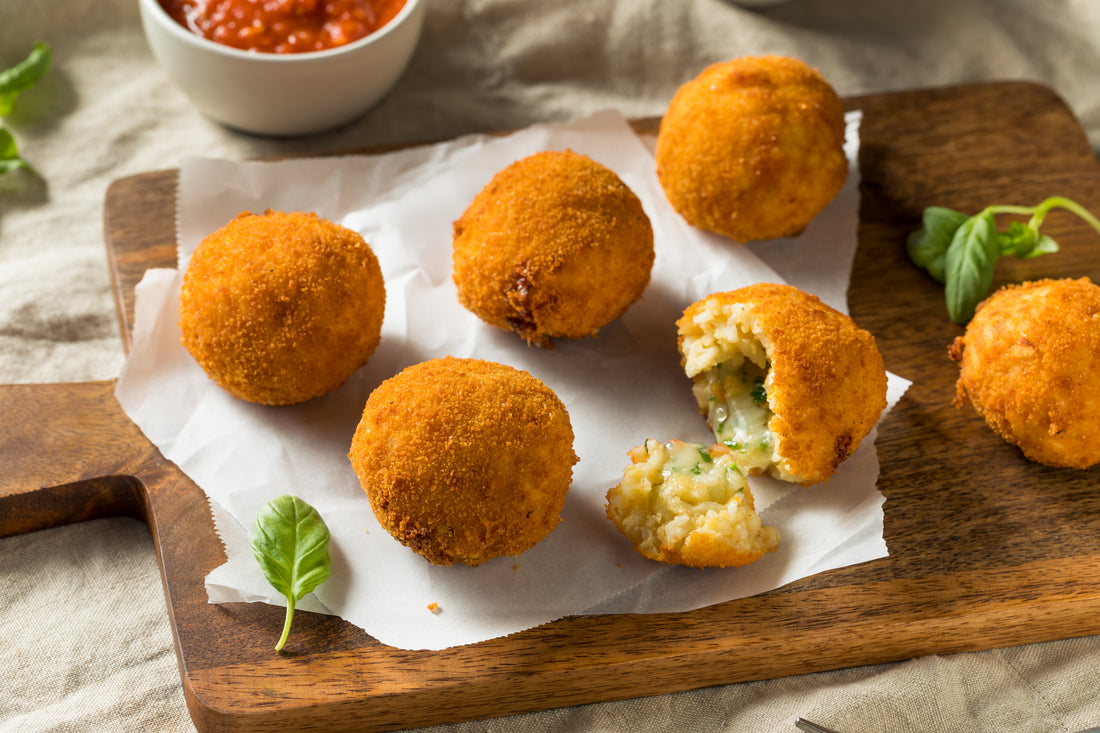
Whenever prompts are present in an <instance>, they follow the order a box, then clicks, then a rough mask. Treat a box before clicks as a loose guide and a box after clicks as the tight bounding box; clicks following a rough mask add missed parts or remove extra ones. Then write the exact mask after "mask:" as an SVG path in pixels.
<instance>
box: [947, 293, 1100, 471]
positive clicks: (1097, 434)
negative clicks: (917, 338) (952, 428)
mask: <svg viewBox="0 0 1100 733" xmlns="http://www.w3.org/2000/svg"><path fill="white" fill-rule="evenodd" d="M948 352H949V355H950V357H951V358H952V359H953V360H954V361H955V362H957V363H958V364H959V379H958V382H957V383H956V397H955V405H956V406H957V407H961V406H962V405H963V404H964V403H966V402H970V404H972V405H973V406H974V409H975V410H977V412H978V414H979V415H981V416H982V417H983V418H985V421H986V422H987V423H988V424H989V426H990V427H991V428H992V429H993V431H994V432H996V433H997V434H998V435H1000V436H1001V437H1002V438H1004V439H1005V440H1007V441H1008V442H1009V443H1011V444H1013V445H1015V446H1017V447H1018V448H1019V449H1020V451H1021V452H1022V453H1023V454H1024V456H1025V457H1027V458H1028V459H1029V460H1032V461H1035V462H1037V463H1042V464H1046V465H1049V466H1057V467H1063V468H1082V469H1083V468H1089V467H1091V466H1094V465H1096V464H1097V463H1098V462H1100V287H1098V286H1097V285H1096V284H1094V283H1093V282H1092V281H1090V280H1089V279H1088V278H1087V277H1086V278H1080V279H1077V280H1074V279H1068V278H1067V279H1059V280H1053V279H1044V280H1036V281H1032V282H1026V283H1023V284H1020V285H1007V286H1005V287H1003V288H1001V289H1000V290H997V291H996V292H994V293H993V294H992V295H990V296H989V297H988V298H986V299H985V300H984V301H982V302H981V303H980V304H979V305H978V308H977V311H976V312H975V314H974V317H973V318H972V319H971V320H970V322H969V323H968V324H967V326H966V332H965V334H964V335H962V336H959V337H958V338H956V339H955V341H954V342H953V343H952V344H951V346H950V348H949V350H948Z"/></svg>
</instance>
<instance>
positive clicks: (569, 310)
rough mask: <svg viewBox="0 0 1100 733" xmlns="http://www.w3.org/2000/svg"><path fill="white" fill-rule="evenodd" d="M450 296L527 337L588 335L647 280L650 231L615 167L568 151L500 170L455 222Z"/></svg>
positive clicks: (547, 342) (545, 341)
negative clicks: (453, 291) (455, 294)
mask: <svg viewBox="0 0 1100 733" xmlns="http://www.w3.org/2000/svg"><path fill="white" fill-rule="evenodd" d="M453 233H454V238H453V264H454V273H453V277H454V283H455V286H456V287H457V289H458V299H459V301H460V302H461V303H462V305H463V306H464V307H465V308H466V309H467V310H469V311H470V312H472V313H474V314H475V315H477V316H478V317H479V318H481V319H482V320H483V321H485V322H486V323H488V324H490V325H492V326H496V327H498V328H502V329H505V330H508V331H515V332H516V333H518V334H519V335H520V336H522V337H523V338H524V339H525V340H526V341H527V342H528V343H531V344H537V345H539V346H544V347H547V346H551V345H552V344H553V340H554V339H558V338H568V339H577V338H583V337H585V336H592V335H595V334H596V332H597V331H598V330H599V329H600V328H602V327H603V326H605V325H607V324H608V323H610V322H612V321H614V320H615V319H617V318H618V317H619V316H621V315H622V314H623V313H624V312H626V310H627V308H629V307H630V306H631V305H632V304H633V303H634V302H635V301H636V300H638V298H640V297H641V295H642V291H644V290H645V288H646V285H648V284H649V277H650V271H651V270H652V267H653V260H654V249H653V229H652V226H651V225H650V221H649V217H648V216H647V215H646V213H645V211H644V210H643V209H642V204H641V201H639V199H638V197H637V196H636V195H635V194H634V192H633V191H631V190H630V188H629V187H627V185H626V184H625V183H623V181H622V180H621V179H620V178H619V177H618V175H617V174H615V172H614V171H612V170H610V169H609V168H607V167H605V166H603V165H601V164H600V163H597V162H596V161H594V160H592V159H591V158H589V157H587V156H584V155H581V154H580V153H576V152H573V151H570V150H566V151H546V152H541V153H536V154H534V155H531V156H528V157H526V158H523V159H521V160H518V161H516V162H514V163H512V164H511V165H509V166H507V167H506V168H504V169H503V170H501V171H500V172H498V173H497V174H496V175H495V176H493V178H492V180H491V181H490V182H489V183H488V184H487V185H486V186H485V187H484V188H483V189H482V190H481V191H480V192H479V193H478V194H477V196H475V197H474V199H473V201H472V202H471V203H470V205H469V207H468V208H467V209H466V211H465V212H464V213H463V214H462V216H461V218H459V219H458V220H457V221H455V222H454V227H453Z"/></svg>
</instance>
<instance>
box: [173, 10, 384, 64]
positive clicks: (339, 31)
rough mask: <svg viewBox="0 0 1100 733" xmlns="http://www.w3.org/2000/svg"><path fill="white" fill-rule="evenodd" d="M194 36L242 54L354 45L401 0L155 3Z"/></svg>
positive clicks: (375, 26) (377, 26)
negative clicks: (243, 52)
mask: <svg viewBox="0 0 1100 733" xmlns="http://www.w3.org/2000/svg"><path fill="white" fill-rule="evenodd" d="M158 1H159V2H160V4H161V7H163V8H164V9H165V10H166V11H167V12H168V14H169V15H170V16H172V18H173V19H174V20H175V21H176V22H177V23H179V24H180V25H182V26H183V27H184V28H187V29H188V30H189V31H191V32H192V33H195V34H196V35H199V36H202V37H203V38H209V39H210V40H212V41H216V42H218V43H221V44H223V45H226V46H232V47H233V48H239V49H241V50H243V51H257V52H261V53H304V52H306V51H323V50H325V49H329V48H337V47H339V46H343V45H346V44H348V43H351V42H352V41H357V40H359V39H360V38H362V37H363V36H366V35H368V34H370V33H373V32H374V31H376V30H378V29H379V28H381V27H382V26H384V25H385V24H386V23H388V22H389V21H391V20H392V19H393V17H394V16H395V15H397V13H398V12H399V11H400V10H401V8H402V6H404V5H405V0H158Z"/></svg>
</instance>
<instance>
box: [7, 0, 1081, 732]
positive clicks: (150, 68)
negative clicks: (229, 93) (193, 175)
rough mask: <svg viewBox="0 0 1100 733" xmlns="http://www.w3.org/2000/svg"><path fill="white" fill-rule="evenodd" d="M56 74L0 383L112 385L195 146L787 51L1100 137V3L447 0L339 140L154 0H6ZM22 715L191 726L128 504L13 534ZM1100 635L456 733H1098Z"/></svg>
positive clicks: (612, 89)
mask: <svg viewBox="0 0 1100 733" xmlns="http://www.w3.org/2000/svg"><path fill="white" fill-rule="evenodd" d="M40 39H41V40H47V41H49V42H50V43H51V45H52V46H53V50H54V65H53V68H52V70H51V72H50V73H49V75H48V76H47V77H46V78H45V79H44V80H43V81H42V82H41V83H40V84H39V85H38V86H37V87H35V88H34V89H32V90H30V91H29V92H27V93H25V94H24V95H23V96H22V97H20V99H19V101H18V102H17V105H16V109H15V112H14V113H13V114H12V115H11V116H9V117H7V118H2V119H0V123H2V124H3V125H4V127H6V128H7V129H8V130H9V131H10V132H11V133H12V135H13V136H14V137H15V139H16V142H17V143H18V145H19V149H20V152H21V153H22V155H23V156H24V157H25V158H26V159H27V160H28V161H29V162H30V163H31V165H33V166H34V168H35V169H36V171H37V173H38V175H37V176H33V175H27V174H25V173H22V172H19V173H15V174H6V175H2V176H0V382H3V383H13V382H19V383H30V382H67V381H83V380H99V379H111V378H113V377H115V376H117V374H118V372H119V369H120V368H121V365H122V361H123V351H122V343H121V340H120V338H119V334H118V319H117V316H116V313H115V304H114V298H113V295H112V291H111V284H110V275H109V267H108V263H107V259H106V251H105V248H104V242H103V204H104V196H105V193H106V190H107V187H108V185H109V184H110V183H111V181H113V180H115V179H117V178H120V177H123V176H127V175H130V174H135V173H141V172H145V171H149V170H160V169H165V168H174V167H176V166H177V165H178V164H179V161H180V158H181V157H182V156H183V155H190V154H197V155H203V156H210V157H225V158H231V159H247V158H256V157H265V156H277V155H290V154H303V153H323V152H332V151H345V150H355V149H361V148H364V147H368V146H373V145H382V144H395V143H411V142H416V141H424V140H438V139H443V138H448V137H451V136H455V135H460V134H464V133H469V132H480V131H493V130H508V129H515V128H518V127H522V126H525V125H527V124H530V123H534V122H543V121H560V120H568V119H573V118H576V117H580V116H584V115H588V114H591V113H592V112H595V111H597V110H600V109H604V108H613V109H617V110H619V111H620V112H622V113H623V114H624V115H626V116H628V117H646V116H656V115H660V114H661V112H662V111H663V109H664V107H665V105H666V104H667V102H668V100H669V99H670V98H671V96H672V94H673V92H674V91H675V90H676V88H677V86H679V84H681V83H682V82H684V81H686V80H687V79H689V78H691V77H692V76H694V75H695V74H696V73H697V72H698V71H700V70H701V69H702V68H703V67H704V66H705V65H707V64H709V63H711V62H714V61H719V60H723V59H726V58H729V57H732V56H737V55H745V54H758V53H783V54H788V55H792V56H797V57H799V58H802V59H803V60H805V61H807V62H808V63H810V64H811V65H814V66H816V67H818V68H819V69H820V70H821V71H822V73H823V74H824V75H825V76H826V78H828V79H829V80H830V81H831V82H832V83H833V85H834V86H835V87H836V88H837V90H838V92H840V93H841V94H842V95H856V94H863V93H871V92H882V91H890V90H901V89H908V88H916V87H930V86H941V85H947V84H954V83H961V82H972V81H980V80H992V79H1027V80H1034V81H1038V82H1041V83H1043V84H1046V85H1048V86H1050V87H1052V88H1053V89H1055V90H1056V91H1057V92H1058V93H1059V94H1060V95H1061V96H1062V97H1063V99H1065V100H1066V102H1067V103H1068V104H1069V106H1070V108H1071V109H1072V110H1073V111H1074V113H1075V114H1076V115H1077V117H1078V119H1079V120H1080V122H1081V124H1082V126H1083V127H1084V128H1085V130H1086V132H1087V134H1088V137H1089V140H1090V143H1091V144H1092V146H1093V148H1094V149H1096V148H1100V84H1097V83H1096V80H1097V79H1100V4H1097V3H1096V2H1095V0H1047V1H1046V2H1042V3H1036V2H1026V1H1025V0H963V1H961V2H960V1H959V0H927V1H926V2H922V3H911V2H908V1H907V0H791V1H790V2H787V3H784V4H781V5H778V6H775V7H773V8H769V9H765V10H756V11H750V10H746V9H742V8H740V7H738V6H736V5H734V4H731V3H727V2H723V1H722V0H677V2H667V1H662V0H603V1H601V2H594V1H593V0H561V1H559V2H554V3H535V2H529V1H527V0H432V1H431V2H429V7H428V13H427V16H426V21H425V28H424V34H423V37H422V39H421V42H420V45H419V47H418V49H417V52H416V54H415V56H414V58H413V60H412V63H411V64H410V66H409V68H408V70H407V72H406V73H405V75H404V76H403V77H402V79H401V80H400V81H399V83H398V84H397V86H396V87H395V88H394V89H393V91H392V92H391V93H390V94H389V95H388V96H387V97H386V98H385V99H384V100H383V101H382V102H381V103H380V104H379V105H378V106H377V107H376V108H374V109H373V110H371V111H370V112H368V113H367V114H366V115H364V116H363V117H362V118H361V119H359V120H357V121H355V122H354V123H352V124H349V125H347V126H345V127H343V128H341V129H338V130H335V131H332V132H330V133H327V134H324V135H318V136H313V137H307V138H301V139H294V140H275V139H266V138H259V137H252V136H248V135H244V134H240V133H236V132H233V131H230V130H227V129H225V128H223V127H221V126H219V125H217V124H216V123H213V122H211V121H209V120H208V119H206V118H205V117H204V116H203V115H202V114H201V113H199V112H198V111H197V110H196V109H195V108H193V107H192V106H191V105H190V103H189V102H188V101H187V99H186V98H185V97H184V96H183V94H182V93H181V92H180V91H179V90H178V89H177V88H175V87H174V86H173V85H172V83H171V82H170V81H169V80H168V79H167V77H166V76H165V75H164V74H163V72H161V71H160V69H159V68H158V67H157V65H156V64H155V62H154V60H153V58H152V56H151V54H150V52H149V49H148V47H147V46H146V43H145V40H144V37H143V35H142V32H141V26H140V22H139V19H138V11H137V3H136V0H48V1H45V2H44V1H42V0H5V1H4V2H3V3H0V67H6V66H9V65H11V64H14V63H15V62H17V61H19V60H21V59H22V58H23V57H25V55H26V53H27V52H28V51H29V50H30V47H31V45H32V44H33V42H34V41H36V40H40ZM0 659H2V660H3V668H4V674H2V675H0V730H18V731H69V730H72V731H86V730H150V731H191V730H194V727H193V725H192V724H191V722H190V719H189V718H188V715H187V712H186V709H185V706H184V702H183V694H182V691H181V686H180V679H179V672H178V669H177V667H176V660H175V653H174V651H173V648H172V638H171V631H170V627H169V622H168V616H167V613H166V611H165V606H164V596H163V593H162V590H161V583H160V579H159V570H158V567H157V561H156V555H155V550H154V547H153V544H152V541H151V539H150V537H149V533H148V531H147V530H146V529H145V528H144V527H143V526H142V525H141V524H140V523H138V522H136V521H134V520H130V519H114V520H97V521H94V522H87V523H83V524H79V525H74V526H71V527H64V528H58V529H51V530H46V531H42V532H37V533H33V534H30V535H25V536H20V537H13V538H7V539H3V540H0ZM1097 669H1100V637H1097V638H1085V639H1079V640H1067V641H1059V642H1051V643H1045V644H1035V645H1029V646H1023V647H1019V648H1012V649H1003V650H994V651H988V652H977V653H970V654H959V655H950V656H942V657H926V658H920V659H914V660H910V661H906V662H900V663H897V664H890V665H879V666H872V667H860V668H855V669H848V670H841V671H837V672H828V673H819V674H812V675H803V676H797V677H789V678H785V679H780V680H772V681H763V682H753V683H746V684H737V685H728V686H724V687H717V688H710V689H705V690H700V691H695V692H687V693H677V694H673V695H666V696H660V697H654V698H645V699H638V700H628V701H622V702H613V703H602V704H593V705H585V706H580V707H574V708H567V709H562V710H554V711H549V712H544V713H535V714H530V715H522V716H515V717H511V718H504V719H498V720H491V721H486V722H478V723H468V724H458V725H455V726H450V727H444V728H439V729H438V730H440V731H444V730H446V731H462V732H463V733H465V732H466V731H635V730H643V729H644V730H692V731H783V732H786V731H793V730H795V728H794V721H795V720H796V718H797V717H799V716H804V717H806V718H808V719H810V720H813V721H815V722H818V723H820V724H822V725H826V726H829V727H832V728H835V729H836V730H838V731H841V732H842V733H861V732H864V731H866V732H872V731H874V732H888V731H898V732H899V733H900V732H901V731H914V730H919V731H1004V730H1012V731H1016V732H1022V731H1036V732H1038V731H1043V732H1047V731H1067V732H1068V731H1076V730H1079V729H1082V728H1086V727H1089V726H1095V725H1100V683H1097V682H1096V679H1097V675H1096V670H1097Z"/></svg>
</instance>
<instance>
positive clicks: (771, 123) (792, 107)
mask: <svg viewBox="0 0 1100 733" xmlns="http://www.w3.org/2000/svg"><path fill="white" fill-rule="evenodd" d="M655 156H656V161H657V176H658V178H659V180H660V182H661V186H662V187H663V188H664V190H665V195H666V196H667V198H668V200H669V203H670V204H672V207H673V208H674V209H675V210H676V211H677V212H679V213H680V215H681V216H683V218H684V219H685V220H686V221H687V222H688V223H689V224H691V225H693V226H695V227H697V228H700V229H704V230H707V231H711V232H715V233H717V234H721V235H724V236H726V237H729V238H730V239H733V240H735V241H738V242H749V241H753V240H762V239H775V238H777V237H787V236H792V235H795V234H798V233H800V232H801V231H802V230H803V229H804V228H805V227H806V225H807V224H809V223H810V221H811V220H812V219H813V218H814V217H815V216H817V215H818V214H819V213H820V212H821V210H822V209H824V208H825V206H826V205H827V204H828V203H829V202H830V201H832V200H833V198H834V197H835V196H836V195H837V193H838V192H839V191H840V189H841V187H842V186H843V185H844V181H845V180H846V179H847V177H848V160H847V158H846V156H845V154H844V108H843V106H842V105H841V102H840V99H839V98H838V97H837V94H836V92H835V91H834V90H833V88H832V87H831V86H830V85H829V83H828V82H827V81H825V79H824V78H823V77H822V76H821V74H820V73H819V72H818V71H817V70H815V69H812V68H811V67H809V66H807V65H806V64H805V63H803V62H802V61H799V60H797V59H793V58H787V57H784V56H759V57H757V56H746V57H743V58H737V59H733V60H731V61H725V62H721V63H717V64H713V65H712V66H709V67H708V68H706V69H704V70H703V71H702V72H701V73H700V74H699V75H698V76H697V77H696V78H695V79H693V80H691V81H689V82H687V83H685V84H683V85H682V86H681V87H680V88H679V89H678V90H677V92H676V94H675V95H674V96H673V98H672V100H671V101H670V102H669V105H668V109H667V110H666V112H665V114H664V117H663V119H662V120H661V125H660V129H659V132H658V135H657V148H656V152H655Z"/></svg>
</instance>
